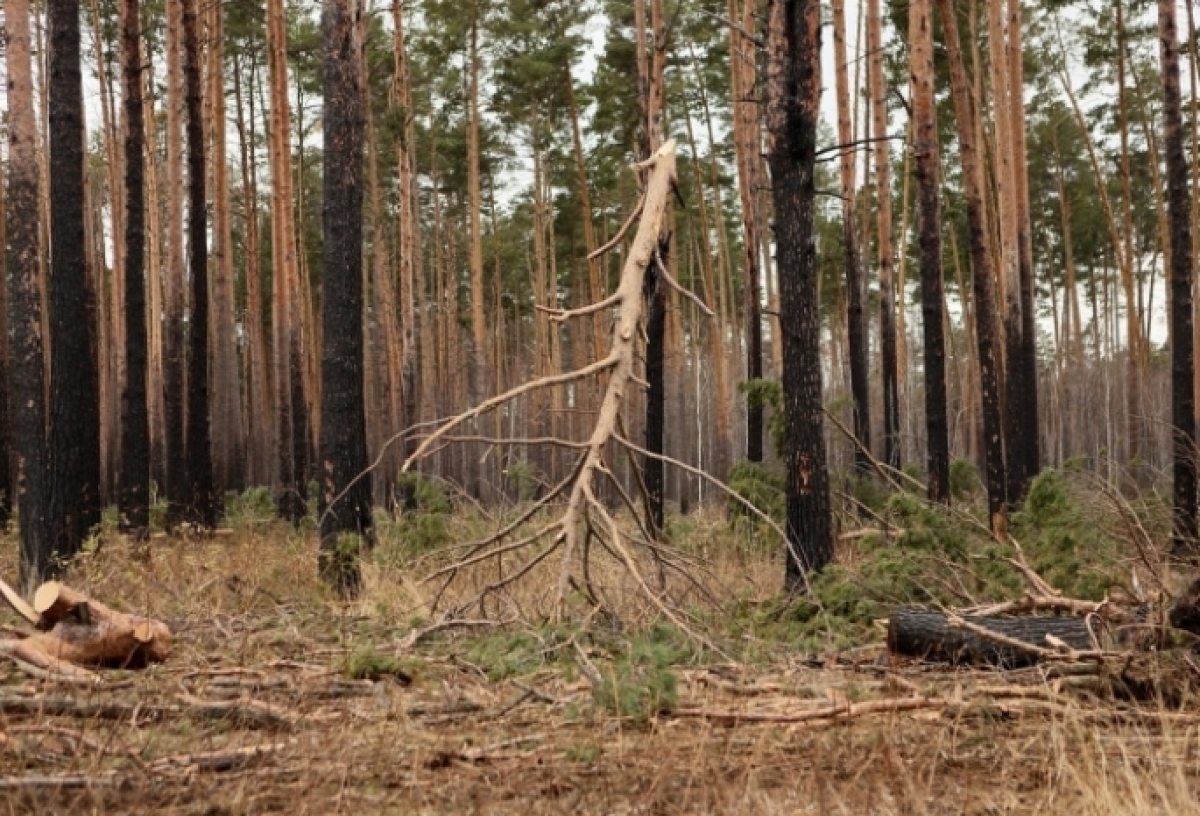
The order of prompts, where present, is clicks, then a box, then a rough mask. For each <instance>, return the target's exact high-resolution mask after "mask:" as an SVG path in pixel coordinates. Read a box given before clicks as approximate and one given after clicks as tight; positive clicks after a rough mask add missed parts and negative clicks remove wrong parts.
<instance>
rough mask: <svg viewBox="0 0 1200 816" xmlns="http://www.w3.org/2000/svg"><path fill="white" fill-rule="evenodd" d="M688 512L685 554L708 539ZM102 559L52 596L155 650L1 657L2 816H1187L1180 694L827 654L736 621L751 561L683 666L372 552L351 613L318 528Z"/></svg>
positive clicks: (712, 525)
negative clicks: (324, 562)
mask: <svg viewBox="0 0 1200 816" xmlns="http://www.w3.org/2000/svg"><path fill="white" fill-rule="evenodd" d="M701 516H702V517H701V519H700V520H699V521H695V522H693V526H692V527H691V528H689V533H690V537H691V538H692V539H693V540H697V539H703V538H704V537H705V536H709V535H710V536H711V541H710V543H711V542H715V541H717V540H719V538H720V533H719V529H718V528H723V527H724V524H725V522H724V519H723V517H722V516H721V515H720V514H719V513H710V514H708V516H704V514H701ZM10 541H11V539H10ZM101 541H102V545H101V546H100V547H99V548H98V549H96V550H95V551H93V552H92V553H90V554H88V555H85V556H84V557H83V558H81V559H80V561H79V562H78V563H77V564H75V565H73V566H72V568H71V570H70V571H69V573H68V575H67V577H66V580H67V581H68V582H69V583H70V584H71V585H72V586H75V587H77V588H79V589H82V590H84V591H86V592H88V593H89V594H91V595H92V596H93V597H95V598H97V599H101V600H103V601H104V602H106V603H108V604H110V605H113V606H116V607H118V608H121V609H124V610H127V611H133V612H138V613H140V614H149V615H154V616H157V617H159V618H161V619H163V620H165V621H166V622H167V623H168V624H169V625H170V626H171V628H172V630H173V632H174V633H175V635H176V643H175V650H174V653H173V655H172V657H171V658H170V659H169V660H168V661H167V662H166V663H165V664H162V665H158V666H152V667H150V668H149V669H146V670H143V671H111V672H106V674H105V682H104V683H103V684H102V685H100V686H97V687H80V686H76V685H58V684H54V683H51V682H46V681H39V680H34V679H30V678H29V677H27V676H25V675H24V674H22V673H21V672H20V671H19V670H18V669H17V668H16V667H15V666H10V665H6V661H5V663H0V813H23V812H38V813H42V814H46V813H85V812H91V813H142V812H145V813H150V812H153V813H164V814H168V813H178V814H250V813H288V814H302V813H303V814H308V813H311V814H332V813H346V814H358V813H396V814H416V813H431V814H432V813H522V814H528V815H529V816H532V815H533V814H551V813H555V814H557V813H564V814H565V813H570V814H623V813H629V814H632V813H640V814H684V813H738V814H755V813H763V814H775V813H779V814H800V813H814V814H818V813H819V814H824V813H845V814H866V813H871V814H892V813H895V814H924V813H930V814H933V813H936V814H957V813H962V814H1017V813H1071V814H1073V815H1074V814H1079V815H1082V814H1141V813H1146V814H1149V813H1170V814H1179V813H1200V715H1198V713H1197V711H1196V705H1195V699H1193V698H1192V697H1191V696H1190V695H1189V694H1185V695H1184V696H1183V697H1182V698H1180V699H1174V700H1171V701H1166V700H1163V699H1160V700H1158V701H1156V702H1150V703H1147V702H1141V703H1133V702H1118V701H1114V700H1113V699H1111V698H1108V697H1106V696H1104V695H1096V694H1092V693H1089V692H1088V691H1087V688H1086V686H1087V684H1086V682H1084V683H1079V682H1076V681H1078V680H1079V678H1073V677H1070V676H1061V677H1054V676H1053V675H1052V673H1048V672H1047V671H1046V670H1043V669H1027V670H1023V671H1013V672H998V671H988V670H980V669H961V670H954V669H950V668H947V667H941V666H929V665H921V664H918V663H913V662H900V661H897V660H896V659H892V660H890V661H889V659H888V657H887V655H886V649H885V648H884V645H883V643H882V630H881V629H880V628H879V627H878V626H871V625H867V626H865V627H864V628H862V629H860V630H859V631H858V634H857V635H856V636H855V638H854V640H855V641H857V643H843V642H840V641H838V642H835V641H834V640H832V639H830V638H826V639H825V644H826V645H825V646H822V645H821V641H820V639H818V640H815V641H814V640H812V639H805V638H803V637H800V636H798V635H795V632H796V631H797V630H795V629H787V628H779V627H775V628H770V627H760V626H756V625H751V624H750V623H748V621H756V620H759V621H761V620H763V619H764V617H772V616H773V617H776V618H778V617H780V616H781V615H786V614H787V613H786V612H780V609H783V607H778V608H777V607H776V606H773V604H777V601H776V600H774V599H773V598H772V592H771V591H770V588H771V587H772V586H773V584H775V583H776V580H777V574H781V573H782V564H781V563H780V559H778V558H776V557H774V554H773V552H772V551H773V548H769V547H758V548H755V547H751V548H745V547H743V548H741V549H740V550H738V551H737V553H736V554H732V551H731V553H730V554H726V555H720V554H717V555H715V556H714V555H713V554H712V553H709V555H710V556H712V560H711V562H710V563H711V569H712V572H713V573H714V574H717V575H720V574H724V575H726V576H727V577H728V578H729V581H730V582H732V583H735V584H736V587H734V591H733V592H732V594H731V597H733V598H736V599H737V601H736V602H731V603H730V605H729V606H728V608H726V609H723V610H719V611H718V612H714V613H713V614H712V615H711V616H710V617H709V618H708V621H707V625H706V628H705V632H706V637H707V638H708V639H709V640H710V643H709V645H708V646H706V647H703V648H701V647H699V646H697V645H696V644H695V642H694V640H693V639H692V638H689V637H687V636H686V635H685V634H683V633H681V632H680V631H679V630H678V629H677V628H675V627H672V626H668V625H665V624H664V623H663V622H662V620H661V619H656V616H655V614H654V611H653V609H652V608H650V609H644V610H642V611H641V612H637V613H635V612H634V611H633V610H634V606H633V605H632V604H631V606H630V613H629V614H630V617H629V619H628V620H626V621H624V622H623V625H616V624H614V623H612V622H608V623H604V622H600V621H598V620H592V621H590V623H589V626H588V627H586V628H585V627H582V626H578V625H575V626H572V625H566V624H562V625H555V624H550V623H546V622H544V621H542V622H539V621H538V620H535V619H533V618H529V617H520V615H519V608H520V604H519V603H515V605H513V606H511V607H510V609H513V610H518V611H514V612H513V617H512V618H511V619H508V618H505V621H506V622H504V623H501V624H497V625H489V624H485V623H484V622H482V621H476V622H468V623H467V624H466V625H462V626H455V627H446V628H439V627H438V626H437V625H436V621H437V618H436V617H433V618H432V620H434V621H435V623H434V625H431V624H430V620H431V618H428V617H424V615H428V614H429V613H428V610H421V609H420V608H419V605H414V604H413V603H412V599H413V598H415V597H419V596H420V594H421V590H420V587H419V586H417V585H416V584H415V583H414V580H413V576H412V574H411V571H410V570H409V569H408V566H409V563H408V562H407V561H406V559H405V558H404V557H401V556H400V555H398V554H396V553H393V556H394V557H391V558H390V559H389V558H387V557H384V555H385V554H386V552H387V549H386V548H387V546H388V543H387V541H386V539H385V540H384V541H383V542H382V543H381V547H380V550H377V553H376V558H375V559H374V564H373V565H372V566H370V567H369V568H368V570H367V574H366V578H367V590H366V593H365V595H364V598H363V600H361V601H360V602H357V603H354V604H349V605H347V604H341V603H337V602H335V601H334V600H333V599H331V598H330V596H329V595H328V593H327V592H326V591H325V589H324V588H323V587H322V586H321V584H320V582H319V581H318V580H317V577H316V558H315V552H314V549H315V545H314V543H313V537H312V535H311V533H309V534H308V535H304V534H303V533H296V532H292V531H290V530H287V529H284V528H282V527H280V526H279V525H278V524H272V523H266V522H263V523H261V524H242V525H240V526H239V525H235V531H234V533H233V534H232V535H229V536H223V537H218V538H204V539H202V538H196V539H179V540H175V539H162V538H159V539H156V540H154V542H153V544H152V546H151V547H150V548H149V551H148V552H146V551H144V550H138V549H136V548H135V547H134V546H133V545H131V544H129V543H128V542H124V541H122V540H121V539H120V538H119V537H116V536H112V535H110V536H108V537H106V538H102V539H101ZM706 546H707V545H706ZM14 549H15V546H6V547H5V548H4V558H3V561H2V562H0V568H2V569H3V571H4V573H5V574H6V575H9V576H14V575H15V563H14V558H13V555H12V550H14ZM381 552H382V554H381ZM756 553H757V556H756ZM497 617H503V616H497ZM635 617H636V620H635ZM518 618H520V619H518ZM11 622H13V623H15V622H16V620H15V618H14V620H13V621H11ZM589 677H591V679H589Z"/></svg>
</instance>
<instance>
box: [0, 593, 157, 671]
mask: <svg viewBox="0 0 1200 816" xmlns="http://www.w3.org/2000/svg"><path fill="white" fill-rule="evenodd" d="M0 594H2V595H3V596H4V600H5V601H7V602H8V605H9V606H11V607H12V608H13V610H15V611H16V613H17V614H18V615H20V616H21V617H22V618H24V619H25V620H26V621H28V622H29V623H30V624H31V625H32V626H33V627H34V631H33V632H26V631H22V630H17V629H7V630H6V634H8V635H9V638H8V639H6V640H0V653H2V654H5V655H7V656H8V657H9V658H10V659H11V660H12V661H13V662H14V663H15V664H16V665H17V666H18V667H19V668H20V669H21V670H22V671H24V672H26V673H27V674H30V675H32V676H34V677H38V678H43V679H53V680H60V681H65V682H78V683H95V682H98V681H99V679H100V677H99V675H98V674H96V673H95V672H94V671H92V668H96V667H108V668H143V667H145V666H146V665H147V664H149V663H160V662H162V661H163V660H166V658H167V655H168V654H169V652H170V649H171V630H170V629H168V628H167V625H166V624H165V623H163V622H162V621H158V620H154V619H153V618H144V617H141V616H139V615H130V614H128V613H125V612H118V611H117V610H115V609H111V608H110V607H108V606H105V605H104V604H102V603H100V602H99V601H97V600H94V599H92V598H89V597H88V596H87V595H85V594H83V593H82V592H79V591H78V590H74V589H71V588H70V587H68V586H65V585H63V584H61V583H59V582H57V581H50V582H47V583H45V584H42V585H41V586H40V587H39V588H38V589H37V591H36V592H35V593H34V596H33V604H32V606H31V605H30V604H29V603H27V602H26V601H25V600H24V599H23V598H22V597H21V596H20V595H19V594H17V592H16V591H15V590H14V589H13V588H12V587H10V586H9V585H8V584H6V583H4V582H3V581H0Z"/></svg>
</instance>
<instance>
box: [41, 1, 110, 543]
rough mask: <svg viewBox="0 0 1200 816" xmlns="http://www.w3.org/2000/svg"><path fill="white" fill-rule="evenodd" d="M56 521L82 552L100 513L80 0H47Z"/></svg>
mask: <svg viewBox="0 0 1200 816" xmlns="http://www.w3.org/2000/svg"><path fill="white" fill-rule="evenodd" d="M46 8H47V16H48V24H49V33H50V73H49V76H50V89H49V90H50V139H49V141H50V156H49V159H50V240H51V254H50V257H51V266H50V281H49V295H50V298H49V299H50V349H51V365H50V394H51V398H50V472H51V485H50V521H51V524H52V525H53V529H54V533H53V548H52V549H53V555H54V556H55V557H59V558H69V557H70V556H73V555H75V554H76V553H77V552H79V549H80V547H81V546H82V545H83V541H84V539H85V538H86V537H87V536H88V534H89V532H90V531H91V529H92V527H94V526H95V525H96V524H98V523H99V521H100V494H99V488H100V406H99V404H98V402H97V400H96V392H97V388H98V386H99V380H98V370H97V365H96V293H95V290H94V289H93V288H92V284H91V281H90V280H89V276H88V269H87V260H86V244H85V241H86V236H85V227H84V183H83V174H84V155H83V147H84V118H83V82H82V76H81V72H80V43H79V0H49V2H48V3H47V6H46Z"/></svg>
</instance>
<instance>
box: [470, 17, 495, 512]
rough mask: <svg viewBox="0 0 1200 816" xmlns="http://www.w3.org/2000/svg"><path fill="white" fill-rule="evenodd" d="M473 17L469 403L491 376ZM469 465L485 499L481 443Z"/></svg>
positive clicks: (476, 487)
mask: <svg viewBox="0 0 1200 816" xmlns="http://www.w3.org/2000/svg"><path fill="white" fill-rule="evenodd" d="M472 9H473V14H474V17H473V19H472V22H471V45H470V52H469V57H468V60H469V66H470V67H469V71H468V88H467V113H468V116H467V208H468V211H469V214H470V240H471V255H470V263H471V394H470V398H469V402H470V404H471V405H472V406H474V405H478V404H479V403H480V402H482V401H483V399H484V397H485V396H486V392H487V383H488V380H489V379H491V365H490V363H489V360H488V348H487V346H488V342H487V318H486V314H485V311H484V293H483V219H482V215H481V211H482V208H483V200H482V199H483V195H482V193H481V192H480V184H479V162H480V155H479V22H480V16H481V11H480V6H479V0H473V5H472ZM470 453H471V456H470V462H471V468H472V470H473V471H474V472H473V473H471V474H470V475H469V478H470V483H471V485H472V489H473V490H474V493H475V495H476V497H477V498H480V499H486V498H487V496H486V493H487V485H488V478H487V475H486V473H487V471H486V464H485V462H484V461H483V458H482V456H481V454H482V453H483V449H482V448H481V447H475V446H473V447H472V448H471V450H470Z"/></svg>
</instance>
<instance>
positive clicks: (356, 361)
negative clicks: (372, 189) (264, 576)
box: [320, 0, 371, 596]
mask: <svg viewBox="0 0 1200 816" xmlns="http://www.w3.org/2000/svg"><path fill="white" fill-rule="evenodd" d="M355 11H356V6H355V2H354V0H325V2H324V3H323V5H322V15H321V16H322V20H321V23H322V27H323V29H324V42H325V108H324V110H325V114H324V127H323V131H324V138H325V144H324V153H325V167H324V178H325V180H324V201H325V203H324V219H323V221H324V224H323V230H324V242H323V250H322V270H321V274H322V280H323V281H324V284H325V285H324V296H323V298H322V312H323V320H324V338H325V342H324V349H323V352H322V360H321V377H322V380H323V382H322V386H321V400H322V406H321V417H322V423H321V466H320V473H321V576H322V577H323V578H324V579H325V580H326V581H327V582H328V583H330V584H331V585H333V586H334V587H335V588H336V589H337V590H338V591H339V592H340V593H341V594H342V595H344V596H352V595H355V594H357V592H358V590H359V587H360V584H361V577H360V573H359V563H358V556H359V552H358V549H359V547H364V548H365V547H368V546H370V544H371V475H370V472H369V471H367V464H368V463H367V429H366V417H365V414H364V410H363V406H364V399H363V398H364V394H363V374H364V369H363V356H364V347H363V346H364V342H363V270H362V245H363V189H362V183H363V141H364V136H365V133H364V129H365V122H366V115H365V113H366V112H365V110H364V108H365V104H366V97H365V95H364V94H363V63H362V54H361V49H362V43H361V42H360V41H359V38H358V36H357V33H358V32H357V27H356V26H355ZM348 533H349V534H353V535H354V536H356V537H357V541H356V546H349V545H348V544H347V539H346V538H345V536H346V534H348Z"/></svg>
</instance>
